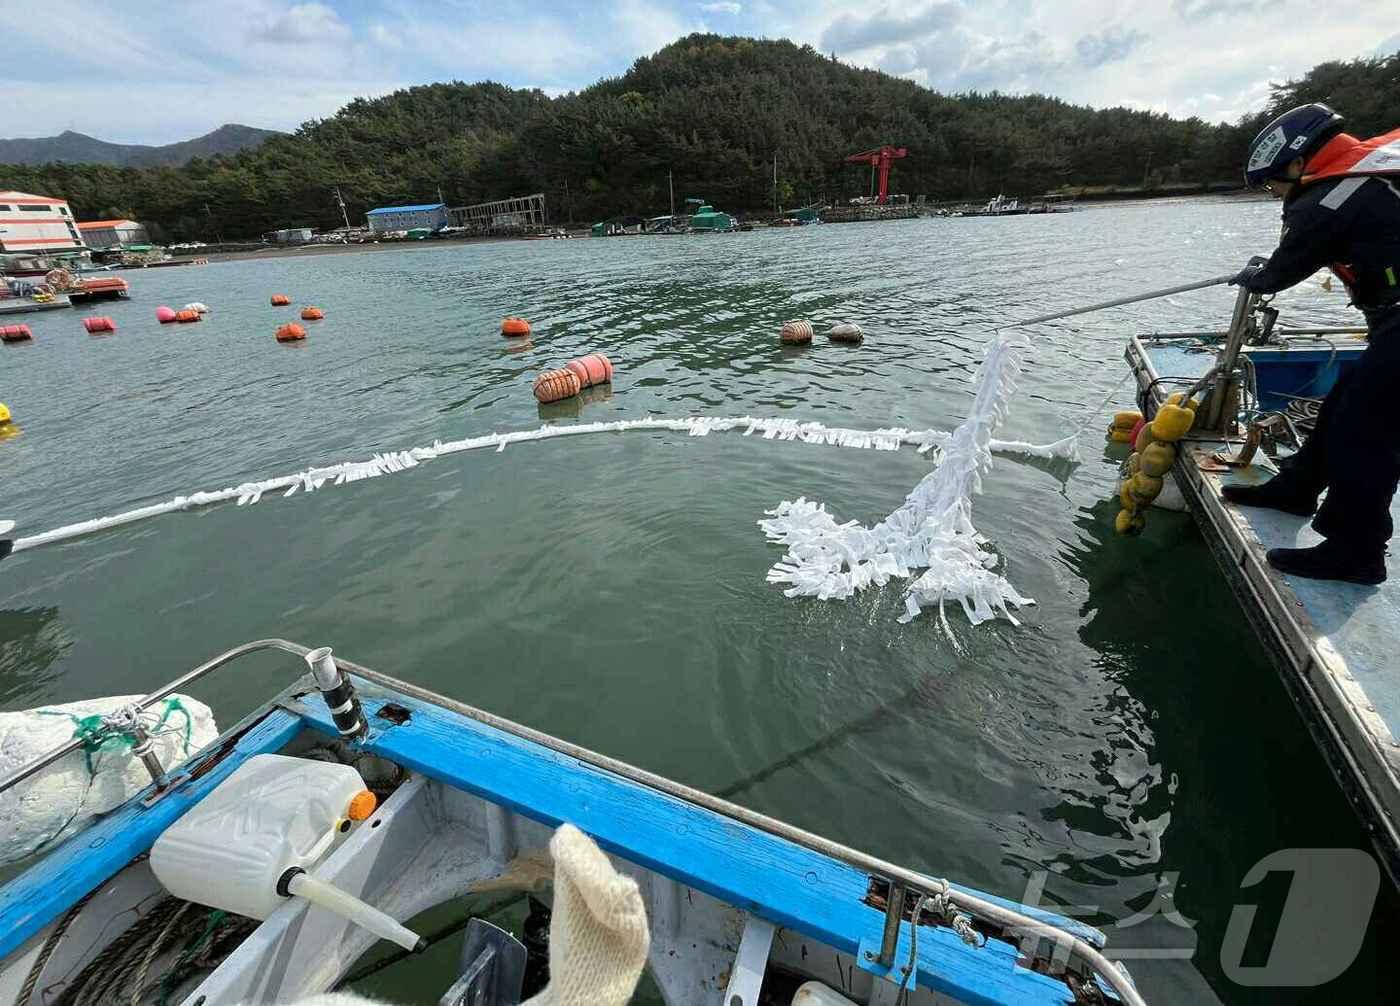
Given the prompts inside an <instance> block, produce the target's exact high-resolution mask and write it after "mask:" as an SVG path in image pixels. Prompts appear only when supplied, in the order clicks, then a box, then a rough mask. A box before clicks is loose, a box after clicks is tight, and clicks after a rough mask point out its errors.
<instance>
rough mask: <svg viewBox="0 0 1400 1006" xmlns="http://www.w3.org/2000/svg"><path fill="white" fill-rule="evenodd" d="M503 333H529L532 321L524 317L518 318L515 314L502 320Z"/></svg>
mask: <svg viewBox="0 0 1400 1006" xmlns="http://www.w3.org/2000/svg"><path fill="white" fill-rule="evenodd" d="M501 334H502V335H512V336H514V335H529V334H530V323H529V322H528V321H526V320H525V319H524V318H517V317H515V316H514V315H512V316H511V317H509V318H507V319H506V320H505V321H503V322H501Z"/></svg>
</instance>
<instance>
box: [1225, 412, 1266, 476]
mask: <svg viewBox="0 0 1400 1006" xmlns="http://www.w3.org/2000/svg"><path fill="white" fill-rule="evenodd" d="M1283 426H1284V419H1283V417H1282V416H1280V415H1278V414H1276V413H1275V414H1271V415H1267V416H1260V417H1258V418H1256V419H1251V420H1250V422H1249V428H1248V429H1247V430H1246V431H1245V438H1244V443H1243V444H1242V445H1241V446H1240V452H1239V453H1238V454H1236V455H1235V456H1234V457H1228V456H1226V455H1225V454H1222V453H1220V452H1216V453H1215V454H1212V455H1211V456H1210V459H1211V460H1212V461H1214V462H1215V463H1216V464H1219V465H1224V466H1226V467H1227V468H1246V467H1248V466H1249V465H1251V464H1253V463H1254V455H1255V454H1257V453H1258V452H1259V447H1260V445H1261V444H1262V443H1263V442H1264V434H1265V433H1268V434H1270V435H1273V434H1274V433H1275V431H1277V430H1279V429H1281V428H1282V427H1283Z"/></svg>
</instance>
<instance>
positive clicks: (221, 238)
mask: <svg viewBox="0 0 1400 1006" xmlns="http://www.w3.org/2000/svg"><path fill="white" fill-rule="evenodd" d="M204 215H205V217H207V218H208V220H209V226H210V228H211V229H212V228H213V226H214V214H213V213H211V212H210V211H209V204H208V203H205V204H204ZM214 233H215V234H217V235H218V238H219V244H223V243H224V235H223V233H222V232H221V231H217V230H216V231H214Z"/></svg>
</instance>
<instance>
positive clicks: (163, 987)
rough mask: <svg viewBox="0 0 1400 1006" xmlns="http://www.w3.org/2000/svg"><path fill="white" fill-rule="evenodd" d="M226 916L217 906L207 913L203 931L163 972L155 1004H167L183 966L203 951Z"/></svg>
mask: <svg viewBox="0 0 1400 1006" xmlns="http://www.w3.org/2000/svg"><path fill="white" fill-rule="evenodd" d="M226 918H228V912H224V911H220V910H219V909H217V908H216V909H214V910H213V911H211V912H210V913H209V918H208V919H206V920H205V922H204V932H202V933H200V934H199V936H198V937H197V938H196V939H195V940H194V941H193V942H191V943H187V944H185V949H184V950H182V951H180V956H179V957H178V958H177V959H176V961H175V963H174V964H173V965H171V966H170V968H169V969H168V970H167V971H166V972H165V977H164V978H162V979H161V982H160V999H158V1000H157V1001H156V1006H169V1003H170V996H171V994H172V993H173V992H174V991H175V986H176V984H177V983H178V982H179V981H180V980H182V978H183V977H184V976H183V972H184V970H185V966H186V965H187V964H189V962H190V961H191V960H192V959H193V958H194V956H195V955H196V954H199V953H202V952H203V951H204V948H205V947H206V946H208V945H209V941H210V939H212V938H213V936H214V930H215V929H217V928H219V923H221V922H223V921H224V919H226Z"/></svg>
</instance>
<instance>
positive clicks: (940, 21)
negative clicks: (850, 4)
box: [821, 0, 962, 52]
mask: <svg viewBox="0 0 1400 1006" xmlns="http://www.w3.org/2000/svg"><path fill="white" fill-rule="evenodd" d="M961 16H962V7H961V6H960V5H959V4H958V3H957V2H956V0H936V2H934V3H931V4H929V5H927V6H925V7H922V8H919V9H916V10H914V11H912V12H910V13H904V12H902V11H899V10H896V9H895V8H893V7H889V6H886V7H882V8H880V9H879V10H877V11H874V12H873V13H870V14H842V15H840V16H839V17H837V18H836V19H835V20H834V21H832V22H831V24H829V25H828V26H827V28H826V31H824V32H823V33H822V41H821V44H822V48H823V49H830V50H834V51H836V52H859V51H861V50H865V49H870V48H873V47H875V46H881V45H890V44H893V43H897V42H904V41H908V40H910V39H917V38H921V37H924V36H927V35H928V34H930V33H932V32H937V31H940V30H942V29H944V28H948V27H951V26H952V25H953V24H955V23H957V21H958V19H959V18H960V17H961Z"/></svg>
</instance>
